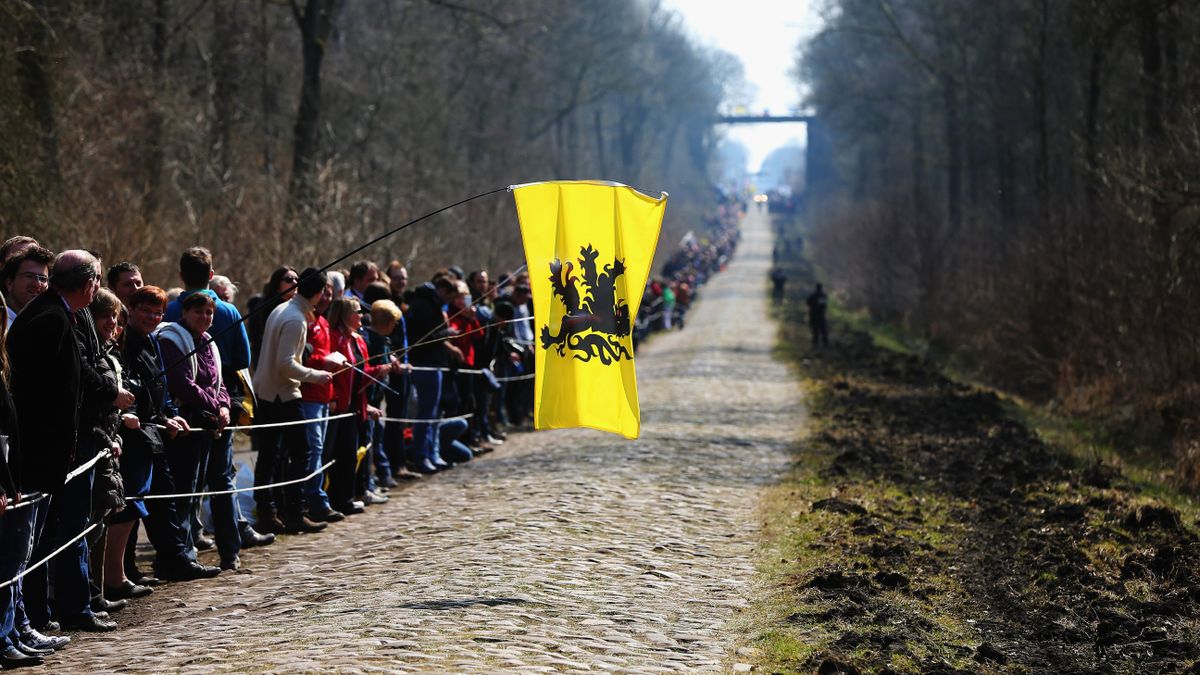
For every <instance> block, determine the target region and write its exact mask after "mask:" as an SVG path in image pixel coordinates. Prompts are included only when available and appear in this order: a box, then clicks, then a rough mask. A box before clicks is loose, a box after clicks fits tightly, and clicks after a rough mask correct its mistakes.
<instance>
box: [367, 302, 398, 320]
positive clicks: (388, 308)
mask: <svg viewBox="0 0 1200 675" xmlns="http://www.w3.org/2000/svg"><path fill="white" fill-rule="evenodd" d="M400 316H401V312H400V308H399V307H397V306H396V303H394V302H392V301H391V300H376V301H375V302H373V303H371V323H372V324H382V323H388V322H389V321H390V322H392V323H395V322H397V321H399V320H400Z"/></svg>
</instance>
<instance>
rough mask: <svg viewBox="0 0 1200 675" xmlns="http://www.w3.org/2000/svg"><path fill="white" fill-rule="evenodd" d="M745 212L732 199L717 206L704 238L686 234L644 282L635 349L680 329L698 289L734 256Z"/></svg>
mask: <svg viewBox="0 0 1200 675" xmlns="http://www.w3.org/2000/svg"><path fill="white" fill-rule="evenodd" d="M745 209H746V207H745V204H744V203H743V202H741V201H738V200H737V199H732V198H730V199H727V200H725V201H724V203H722V204H720V205H718V206H717V208H716V210H715V211H714V213H713V214H712V215H711V216H710V217H708V218H707V219H706V220H705V223H704V230H705V232H706V234H705V236H704V237H703V238H699V237H697V236H696V235H695V233H693V232H688V234H687V236H685V237H684V238H683V241H682V242H680V245H679V248H678V249H677V250H676V251H675V252H674V253H672V254H671V257H670V258H668V259H667V261H666V263H664V264H663V266H662V270H661V272H660V273H659V275H658V276H654V277H651V278H650V279H649V281H647V282H646V290H645V292H644V294H643V295H642V304H641V307H640V308H639V309H638V315H637V319H636V321H635V322H634V328H633V344H634V346H635V347H636V346H637V345H638V343H640V342H641V341H642V340H644V339H646V337H647V336H649V335H650V334H651V333H655V332H657V331H665V330H673V329H682V328H683V325H684V322H685V320H686V318H687V311H688V309H689V308H690V307H691V305H692V302H693V301H694V300H695V299H696V294H697V292H698V291H699V289H700V287H701V286H703V285H704V284H705V283H707V282H708V280H709V279H710V278H712V276H713V275H714V274H716V273H717V272H719V271H721V270H723V269H725V265H726V263H728V262H729V259H730V257H732V256H733V251H734V249H735V248H736V247H737V243H738V238H739V236H740V232H741V231H740V230H739V229H738V227H737V226H738V221H739V220H740V218H741V216H742V214H743V213H745Z"/></svg>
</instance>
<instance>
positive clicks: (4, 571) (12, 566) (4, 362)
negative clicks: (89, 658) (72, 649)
mask: <svg viewBox="0 0 1200 675" xmlns="http://www.w3.org/2000/svg"><path fill="white" fill-rule="evenodd" d="M2 300H3V298H2V297H0V307H2V306H3V305H4V303H3V302H2ZM2 323H4V322H0V324H2ZM5 333H6V330H5V328H4V327H3V325H0V352H3V344H4V337H5ZM8 382H9V368H8V359H7V358H6V357H5V354H3V353H0V434H3V435H4V437H5V441H4V447H0V583H2V582H5V581H8V580H9V579H12V578H14V577H16V576H17V575H18V574H20V572H21V569H22V567H23V566H24V565H25V562H26V561H27V560H28V558H29V551H30V546H29V542H30V540H31V539H32V528H33V521H32V519H31V518H30V517H29V516H30V512H31V511H32V508H30V507H25V508H23V509H19V510H14V511H12V512H10V513H8V514H5V511H6V510H7V508H8V507H11V506H13V505H14V504H16V503H17V502H18V500H19V499H21V494H20V492H19V491H18V490H17V480H18V479H19V477H20V475H21V465H20V459H21V452H20V450H19V449H18V443H19V442H20V441H19V436H20V433H19V430H18V426H17V415H16V410H15V409H14V406H13V400H12V397H11V396H10V395H9V392H8ZM10 458H11V460H12V462H11V467H10V463H9V461H8V460H9V459H10ZM36 497H37V496H36V495H34V496H33V498H35V499H36ZM19 602H20V595H19V587H18V585H17V584H12V585H10V586H8V587H7V588H0V668H16V667H20V666H22V665H37V664H40V663H41V659H40V658H35V657H30V656H27V655H25V654H24V653H22V649H21V647H28V646H30V644H29V643H33V642H36V640H33V639H29V638H26V639H27V640H29V643H26V642H24V641H22V639H21V637H22V635H21V633H19V632H18V630H17V628H18V626H17V622H16V618H17V609H18V603H19ZM22 611H23V610H22ZM39 637H44V636H39Z"/></svg>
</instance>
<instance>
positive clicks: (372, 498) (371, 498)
mask: <svg viewBox="0 0 1200 675" xmlns="http://www.w3.org/2000/svg"><path fill="white" fill-rule="evenodd" d="M387 501H388V497H387V496H385V495H381V494H379V493H378V492H371V491H370V490H367V492H366V494H364V495H363V498H362V502H363V505H364V506H372V505H374V504H386V503H387Z"/></svg>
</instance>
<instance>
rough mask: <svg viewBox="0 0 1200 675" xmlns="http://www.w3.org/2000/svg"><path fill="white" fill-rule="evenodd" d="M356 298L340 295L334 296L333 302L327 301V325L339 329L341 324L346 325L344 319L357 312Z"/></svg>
mask: <svg viewBox="0 0 1200 675" xmlns="http://www.w3.org/2000/svg"><path fill="white" fill-rule="evenodd" d="M358 309H359V304H358V298H348V297H345V296H343V297H340V298H334V299H333V302H331V303H329V314H328V316H326V317H325V318H326V319H328V320H329V327H330V328H332V329H333V330H341V329H342V326H344V325H346V319H347V318H348V317H349V316H350V315H351V314H355V313H357V312H358Z"/></svg>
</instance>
